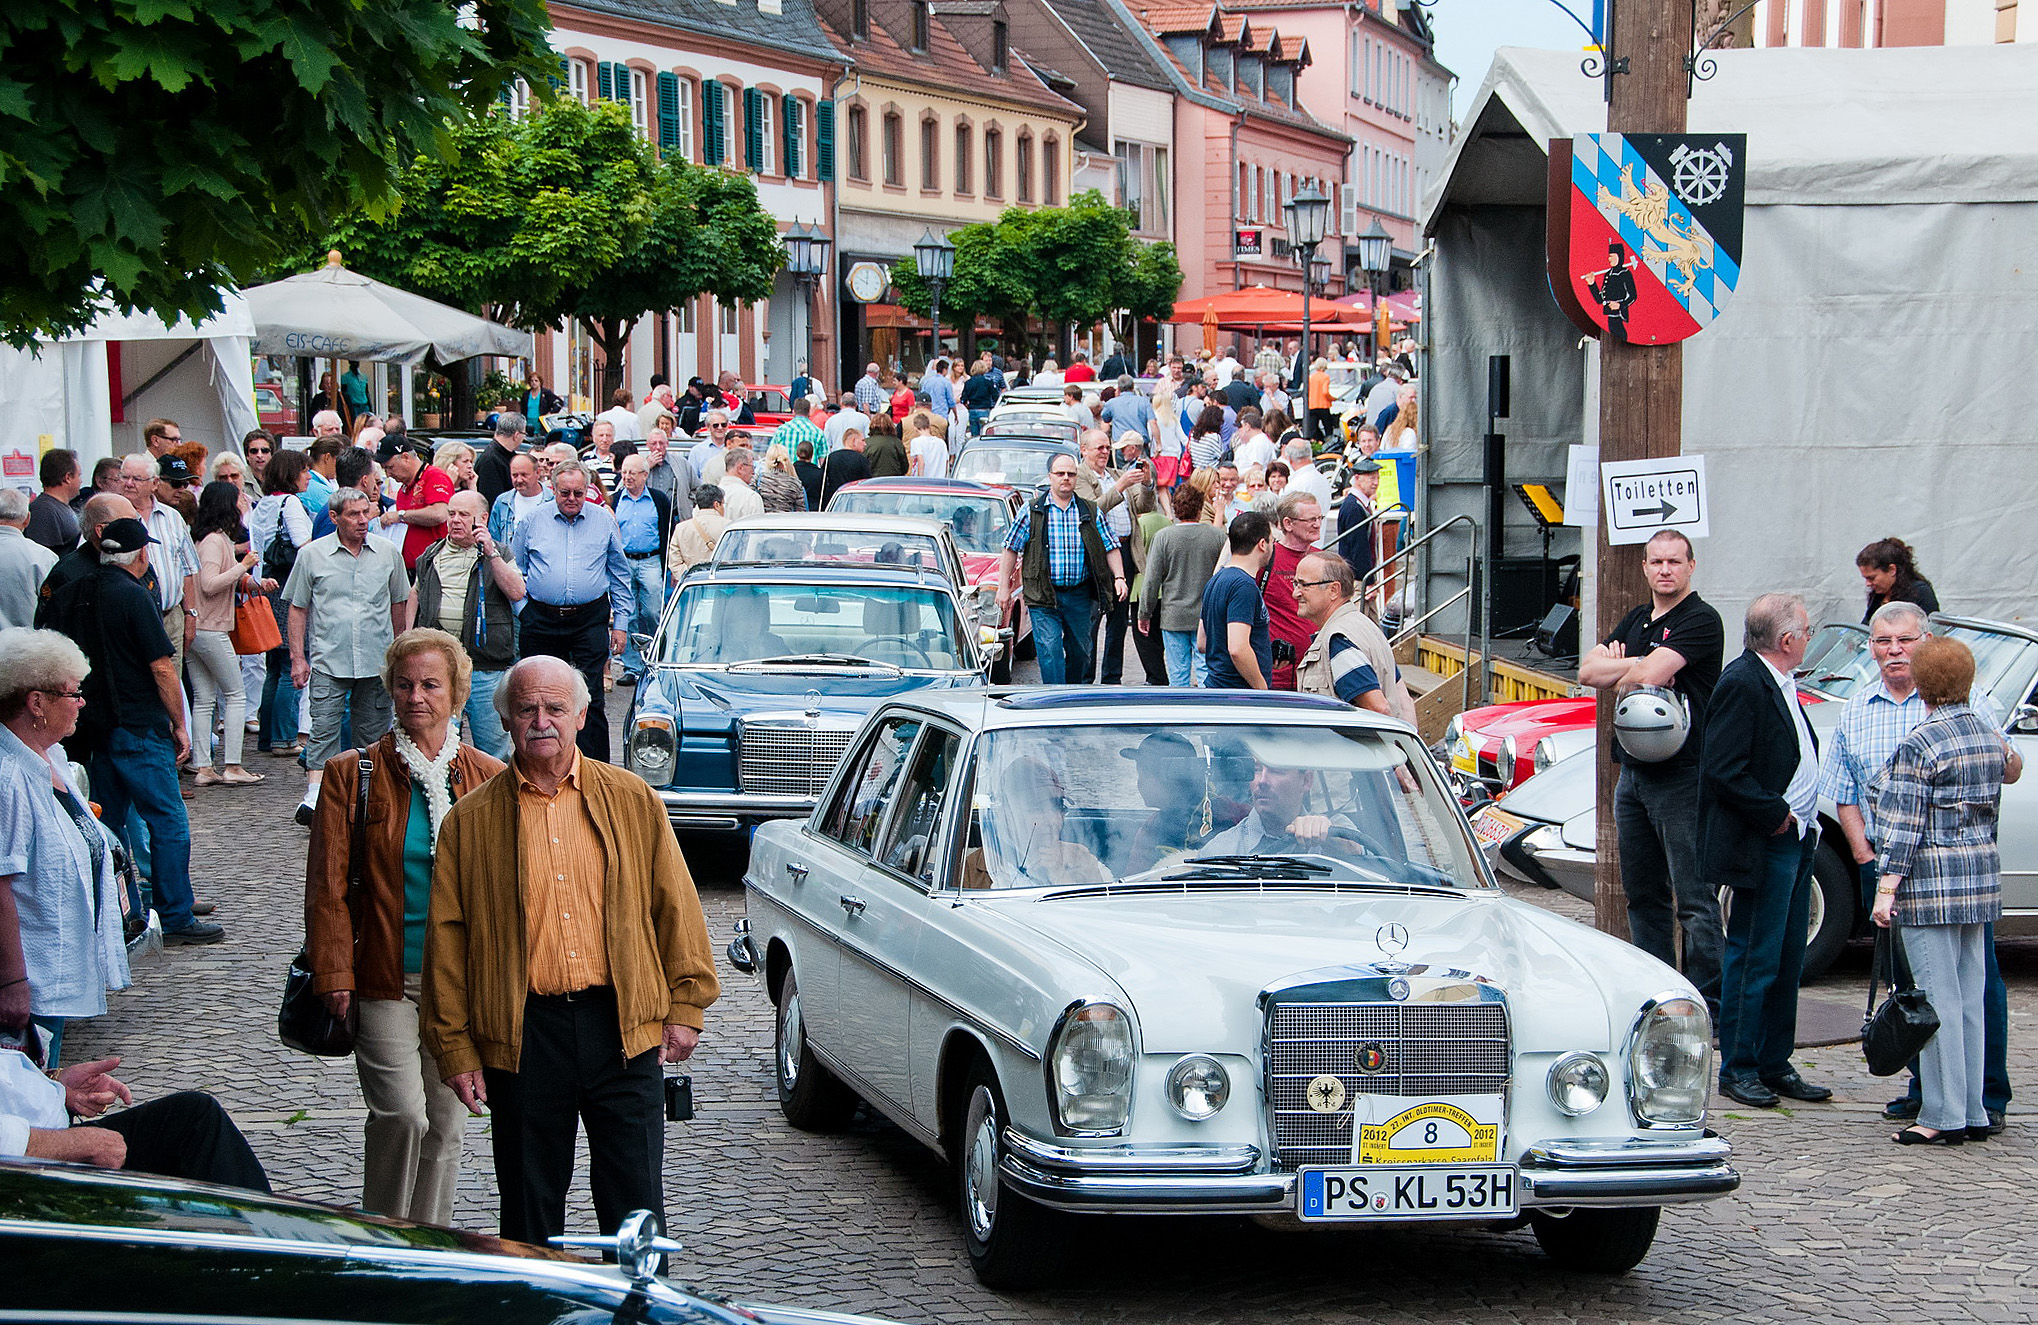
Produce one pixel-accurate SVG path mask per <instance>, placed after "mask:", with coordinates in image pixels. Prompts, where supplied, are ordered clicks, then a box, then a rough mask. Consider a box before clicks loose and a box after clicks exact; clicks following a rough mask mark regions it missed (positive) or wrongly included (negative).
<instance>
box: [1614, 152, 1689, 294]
mask: <svg viewBox="0 0 2038 1325" xmlns="http://www.w3.org/2000/svg"><path fill="white" fill-rule="evenodd" d="M1599 207H1600V210H1602V211H1604V210H1606V209H1607V208H1608V207H1611V208H1613V210H1615V211H1617V212H1619V213H1620V214H1621V215H1622V216H1625V217H1627V218H1628V219H1629V220H1630V221H1633V222H1634V223H1635V225H1636V226H1637V227H1638V228H1639V229H1640V230H1641V232H1642V235H1643V243H1642V246H1641V250H1640V251H1638V252H1637V253H1636V256H1637V257H1642V258H1646V257H1649V256H1651V253H1650V249H1649V246H1650V245H1651V244H1653V245H1654V246H1655V255H1657V256H1660V257H1661V258H1662V259H1663V264H1664V265H1665V266H1666V267H1669V268H1670V269H1671V270H1672V272H1673V274H1672V275H1671V277H1670V284H1671V285H1672V286H1674V287H1675V288H1676V289H1677V290H1678V292H1679V293H1681V294H1683V295H1684V296H1685V297H1687V298H1689V297H1690V296H1691V294H1692V293H1693V291H1692V282H1693V279H1694V278H1695V277H1696V276H1697V274H1698V271H1699V269H1700V268H1702V267H1703V268H1710V267H1711V266H1712V265H1713V242H1712V240H1711V239H1709V238H1707V237H1706V236H1705V235H1703V234H1700V233H1696V232H1694V230H1693V229H1692V223H1691V222H1690V221H1689V220H1686V219H1683V218H1681V217H1673V216H1671V215H1670V190H1669V189H1667V188H1665V187H1664V186H1663V184H1662V183H1661V182H1660V181H1657V180H1653V179H1652V180H1649V181H1648V182H1647V183H1646V184H1643V183H1642V182H1641V181H1640V180H1639V179H1638V178H1637V177H1636V176H1635V175H1634V173H1633V171H1632V170H1627V171H1623V172H1621V196H1620V197H1618V198H1616V197H1614V196H1613V195H1612V194H1611V193H1609V192H1607V191H1606V189H1605V188H1604V187H1601V189H1600V190H1599Z"/></svg>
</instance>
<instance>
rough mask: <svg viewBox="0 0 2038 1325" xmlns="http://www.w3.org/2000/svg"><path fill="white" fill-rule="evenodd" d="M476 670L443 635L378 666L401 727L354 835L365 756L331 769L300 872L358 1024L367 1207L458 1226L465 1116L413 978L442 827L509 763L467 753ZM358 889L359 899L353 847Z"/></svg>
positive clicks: (311, 931) (373, 749) (407, 636)
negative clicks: (426, 1027)
mask: <svg viewBox="0 0 2038 1325" xmlns="http://www.w3.org/2000/svg"><path fill="white" fill-rule="evenodd" d="M472 677H473V665H472V664H471V663H470V662H469V661H468V658H467V654H466V651H465V650H463V649H462V648H461V647H460V643H459V641H458V640H455V639H454V638H453V637H452V636H451V635H448V634H447V633H446V632H444V631H442V630H431V629H423V628H420V629H415V630H407V631H405V632H404V633H403V634H401V635H399V636H397V637H396V641H395V642H394V643H392V644H391V645H390V646H389V651H388V653H387V654H385V655H384V657H383V661H382V684H383V685H384V686H386V687H387V688H388V690H389V695H390V699H391V701H392V702H393V703H394V705H395V709H396V730H395V731H392V732H390V733H389V734H388V735H386V736H384V737H383V738H382V739H381V740H379V741H377V742H376V743H375V744H374V745H373V746H370V747H369V749H368V755H369V758H370V760H371V761H372V767H371V770H370V772H369V775H368V799H367V807H366V814H365V815H364V816H363V817H362V819H361V822H360V824H359V827H358V830H357V827H356V823H355V814H354V809H355V806H354V802H355V800H356V798H357V793H358V791H359V788H360V758H361V753H360V752H359V751H352V750H350V751H347V752H346V753H344V754H341V755H339V756H337V757H336V758H334V759H333V760H332V762H331V763H329V764H328V765H327V766H326V777H325V779H324V781H323V782H322V783H321V784H320V787H319V801H318V811H317V814H316V816H315V817H314V818H313V820H312V825H311V852H310V859H309V863H308V864H307V866H306V869H305V884H304V930H305V939H306V945H307V948H308V950H309V953H310V958H311V965H312V970H313V972H314V973H315V974H316V976H317V988H318V991H319V993H321V994H323V995H325V999H326V1003H327V1005H328V1006H330V1007H331V1008H332V1010H333V1012H334V1013H335V1015H339V1016H344V1015H346V1013H347V1010H348V1007H349V1005H350V1004H351V1005H352V1006H353V1008H354V1009H355V1010H356V1012H357V1014H358V1017H359V1029H358V1031H357V1032H356V1035H355V1039H354V1065H355V1067H356V1069H357V1070H358V1072H359V1074H360V1078H361V1097H362V1100H363V1102H364V1103H366V1104H367V1106H368V1127H367V1135H366V1137H365V1138H364V1145H363V1157H362V1178H361V1207H362V1209H364V1210H371V1211H374V1212H375V1213H378V1214H385V1215H394V1216H396V1217H397V1218H399V1219H414V1220H417V1221H419V1222H420V1223H427V1224H449V1223H451V1222H452V1218H453V1195H454V1191H455V1189H456V1188H457V1187H458V1186H459V1182H460V1147H461V1140H462V1134H463V1132H464V1129H465V1121H464V1120H465V1118H466V1112H467V1111H466V1110H465V1109H464V1108H462V1107H461V1104H460V1100H459V1097H458V1096H456V1095H454V1094H453V1092H452V1091H451V1090H450V1089H448V1088H447V1086H446V1084H445V1082H444V1081H442V1080H441V1079H440V1076H439V1070H438V1064H437V1063H436V1062H434V1061H433V1059H432V1056H431V1055H430V1054H429V1053H427V1052H426V1051H425V1050H424V1048H423V1046H422V1045H421V1044H420V1043H419V1040H418V997H419V993H418V990H419V975H418V972H419V971H420V969H421V968H422V966H423V964H424V929H425V911H426V904H427V902H428V900H429V899H430V897H431V889H432V861H433V857H434V856H435V854H436V852H437V845H438V835H439V825H440V823H441V822H442V821H443V820H444V819H445V817H446V811H447V810H448V809H449V808H450V807H451V806H452V804H453V802H454V801H455V800H456V799H458V798H459V797H460V796H462V795H464V794H466V793H467V792H470V791H472V790H474V788H476V787H478V786H480V785H481V784H482V783H483V782H485V781H487V780H488V779H489V778H491V777H493V776H494V775H495V774H496V773H497V772H499V771H500V770H501V769H502V764H501V763H500V762H499V761H497V760H496V759H494V758H492V757H490V756H489V755H486V754H483V753H482V752H481V751H479V750H477V749H475V748H474V747H472V746H468V745H461V744H460V738H459V733H458V731H457V729H456V728H455V727H454V725H453V715H454V714H456V713H459V712H460V711H461V709H462V708H464V707H465V705H466V703H467V691H468V686H469V683H470V681H471V679H472ZM357 842H358V843H359V844H360V847H359V849H360V851H361V855H362V859H361V869H360V871H359V873H360V892H359V894H358V895H357V896H355V897H353V898H352V899H350V898H349V897H348V892H349V887H350V885H349V877H350V874H351V873H352V871H351V870H350V868H349V866H350V864H351V862H352V860H353V853H354V851H355V849H356V848H355V844H356V843H357Z"/></svg>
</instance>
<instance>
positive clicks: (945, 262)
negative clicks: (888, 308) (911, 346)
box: [913, 229, 955, 363]
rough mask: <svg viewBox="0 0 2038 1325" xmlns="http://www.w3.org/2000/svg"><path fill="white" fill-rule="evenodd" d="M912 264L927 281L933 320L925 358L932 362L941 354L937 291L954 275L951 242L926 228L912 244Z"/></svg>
mask: <svg viewBox="0 0 2038 1325" xmlns="http://www.w3.org/2000/svg"><path fill="white" fill-rule="evenodd" d="M913 265H914V266H915V267H917V268H918V269H919V272H920V279H921V280H922V281H925V282H926V283H927V308H928V314H929V317H930V320H931V321H932V322H933V323H934V342H933V346H932V348H931V349H930V350H929V351H928V354H927V361H928V362H929V363H932V362H934V360H936V359H938V358H940V357H941V291H942V289H943V287H945V286H946V285H947V284H948V278H949V277H951V276H953V275H955V245H953V244H951V243H949V242H948V240H946V239H945V238H943V237H941V236H940V235H937V234H935V233H934V231H933V230H932V229H929V230H928V231H926V232H925V233H924V234H922V235H921V236H920V242H919V243H917V244H915V245H913Z"/></svg>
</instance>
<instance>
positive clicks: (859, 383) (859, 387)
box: [856, 374, 892, 414]
mask: <svg viewBox="0 0 2038 1325" xmlns="http://www.w3.org/2000/svg"><path fill="white" fill-rule="evenodd" d="M891 403H892V395H891V392H889V391H887V390H885V389H884V388H883V387H881V386H879V385H878V381H877V379H876V378H875V377H872V376H870V375H869V374H865V375H864V376H862V377H859V378H857V379H856V407H857V408H858V409H860V410H862V411H863V412H864V413H865V414H876V413H877V412H879V411H880V410H883V409H885V408H886V407H888V406H889V405H890V404H891Z"/></svg>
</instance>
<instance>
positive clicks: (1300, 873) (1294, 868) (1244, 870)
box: [1161, 855, 1331, 880]
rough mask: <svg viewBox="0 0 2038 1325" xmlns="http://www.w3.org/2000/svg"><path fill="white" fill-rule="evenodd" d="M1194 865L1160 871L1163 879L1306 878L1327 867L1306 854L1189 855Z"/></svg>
mask: <svg viewBox="0 0 2038 1325" xmlns="http://www.w3.org/2000/svg"><path fill="white" fill-rule="evenodd" d="M1184 863H1185V864H1188V865H1194V866H1196V867H1197V868H1195V869H1188V870H1182V871H1179V872H1177V873H1174V874H1164V875H1162V876H1161V877H1162V878H1164V879H1171V880H1172V879H1306V878H1309V877H1310V876H1311V875H1315V874H1329V873H1331V867H1330V866H1328V865H1326V864H1324V863H1323V862H1322V861H1318V860H1311V859H1310V858H1309V857H1307V856H1279V855H1263V856H1191V857H1190V858H1189V859H1188V860H1187V861H1185V862H1184Z"/></svg>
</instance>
